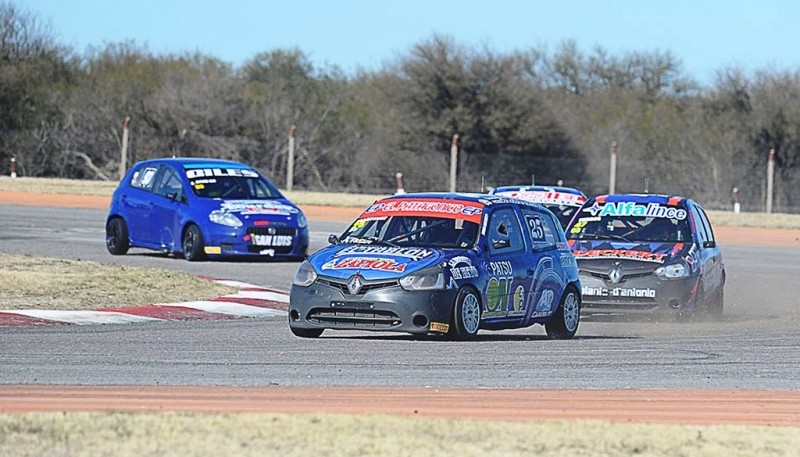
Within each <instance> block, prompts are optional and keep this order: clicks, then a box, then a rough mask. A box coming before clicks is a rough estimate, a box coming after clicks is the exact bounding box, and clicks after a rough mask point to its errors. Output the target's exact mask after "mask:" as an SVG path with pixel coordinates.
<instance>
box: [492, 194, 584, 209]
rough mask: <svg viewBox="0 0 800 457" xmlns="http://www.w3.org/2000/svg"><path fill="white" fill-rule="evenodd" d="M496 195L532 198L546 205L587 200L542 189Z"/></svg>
mask: <svg viewBox="0 0 800 457" xmlns="http://www.w3.org/2000/svg"><path fill="white" fill-rule="evenodd" d="M496 195H504V196H506V197H513V198H519V199H521V200H530V201H532V202H535V203H542V204H545V205H565V206H581V205H582V204H583V203H584V202H586V199H585V198H584V197H583V196H581V195H577V194H570V193H563V192H554V191H542V190H514V191H507V192H498V193H497V194H496Z"/></svg>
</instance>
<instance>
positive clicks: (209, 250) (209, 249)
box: [203, 246, 222, 254]
mask: <svg viewBox="0 0 800 457" xmlns="http://www.w3.org/2000/svg"><path fill="white" fill-rule="evenodd" d="M203 252H205V253H206V254H222V248H221V247H219V246H205V247H203Z"/></svg>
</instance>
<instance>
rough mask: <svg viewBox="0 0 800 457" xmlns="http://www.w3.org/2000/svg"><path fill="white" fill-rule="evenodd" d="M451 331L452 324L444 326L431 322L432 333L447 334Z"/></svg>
mask: <svg viewBox="0 0 800 457" xmlns="http://www.w3.org/2000/svg"><path fill="white" fill-rule="evenodd" d="M448 330H450V324H443V323H441V322H431V328H430V331H431V332H442V333H447V331H448Z"/></svg>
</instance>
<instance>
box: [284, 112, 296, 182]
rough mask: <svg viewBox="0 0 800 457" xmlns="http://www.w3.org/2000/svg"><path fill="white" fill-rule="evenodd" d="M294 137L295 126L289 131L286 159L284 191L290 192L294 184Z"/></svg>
mask: <svg viewBox="0 0 800 457" xmlns="http://www.w3.org/2000/svg"><path fill="white" fill-rule="evenodd" d="M294 135H295V126H294V125H293V126H292V128H290V129H289V154H288V157H287V158H286V190H287V191H291V190H292V185H293V184H294Z"/></svg>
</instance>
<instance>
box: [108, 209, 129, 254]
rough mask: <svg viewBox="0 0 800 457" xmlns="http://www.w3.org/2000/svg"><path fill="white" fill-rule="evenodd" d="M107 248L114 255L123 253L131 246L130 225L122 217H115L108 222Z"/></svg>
mask: <svg viewBox="0 0 800 457" xmlns="http://www.w3.org/2000/svg"><path fill="white" fill-rule="evenodd" d="M106 248H107V249H108V252H110V253H111V254H112V255H123V254H126V253H127V252H128V248H130V239H129V238H128V225H127V224H125V220H124V219H122V218H121V217H115V218H113V219H111V220H109V221H108V223H107V224H106Z"/></svg>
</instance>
